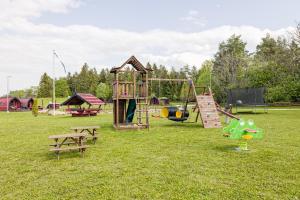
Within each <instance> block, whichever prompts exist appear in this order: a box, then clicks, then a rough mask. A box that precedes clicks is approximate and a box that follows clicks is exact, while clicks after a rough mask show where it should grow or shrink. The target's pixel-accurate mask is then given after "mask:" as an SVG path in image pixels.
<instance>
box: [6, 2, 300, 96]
mask: <svg viewBox="0 0 300 200" xmlns="http://www.w3.org/2000/svg"><path fill="white" fill-rule="evenodd" d="M0 7H1V8H2V9H1V12H0V95H3V94H6V80H7V76H11V78H10V79H9V80H10V81H9V82H10V90H16V89H24V88H29V87H30V86H36V85H38V83H39V79H40V76H41V75H42V73H44V72H47V73H48V74H49V75H51V76H52V72H53V55H52V52H53V50H55V51H56V53H57V54H58V55H59V57H60V58H61V60H62V61H63V62H64V64H65V66H66V70H67V71H68V72H72V73H73V72H76V71H79V70H80V68H81V66H82V65H83V64H84V63H85V62H86V63H88V65H89V66H91V67H95V68H96V69H97V70H101V69H102V68H104V67H109V68H110V67H114V66H119V65H121V64H122V62H124V61H125V60H126V59H127V58H128V57H130V56H131V55H135V56H136V57H137V58H138V59H139V60H141V61H142V63H144V64H146V63H147V62H150V63H157V64H163V65H166V66H167V67H175V68H177V69H179V68H180V67H182V66H184V65H194V66H196V67H198V68H200V66H201V63H202V62H203V61H204V60H206V59H210V58H213V56H214V54H215V53H216V51H217V49H218V45H219V43H220V42H222V41H224V40H226V39H227V38H229V37H230V36H231V35H232V34H237V35H241V36H242V39H243V40H244V41H245V42H247V49H248V50H249V51H250V52H251V51H254V50H255V47H256V45H257V44H259V43H260V42H261V38H262V37H264V36H266V34H267V33H269V34H270V35H271V36H272V37H278V36H281V37H289V32H292V31H293V30H294V28H295V27H296V24H297V23H298V22H299V21H300V12H299V11H298V10H299V8H300V1H299V0H285V1H282V0H277V1H271V0H260V1H259V0H251V1H241V0H223V1H221V0H210V1H205V0H151V1H149V0H106V1H104V0H26V1H25V0H0ZM54 66H55V74H56V77H61V76H64V75H65V72H64V70H63V68H62V67H61V66H60V65H59V63H58V60H57V59H56V60H55V64H54Z"/></svg>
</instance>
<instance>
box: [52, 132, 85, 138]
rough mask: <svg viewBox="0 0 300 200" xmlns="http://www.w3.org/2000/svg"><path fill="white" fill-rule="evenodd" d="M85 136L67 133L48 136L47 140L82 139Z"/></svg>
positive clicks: (83, 134)
mask: <svg viewBox="0 0 300 200" xmlns="http://www.w3.org/2000/svg"><path fill="white" fill-rule="evenodd" d="M83 136H87V134H86V133H69V134H62V135H50V136H49V137H48V138H49V139H59V138H68V137H83Z"/></svg>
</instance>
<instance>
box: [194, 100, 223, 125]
mask: <svg viewBox="0 0 300 200" xmlns="http://www.w3.org/2000/svg"><path fill="white" fill-rule="evenodd" d="M196 98H197V104H198V108H199V111H200V116H201V119H202V123H203V126H204V128H220V127H222V125H221V121H220V117H219V115H218V111H217V107H216V105H215V101H214V98H213V96H212V95H198V96H196Z"/></svg>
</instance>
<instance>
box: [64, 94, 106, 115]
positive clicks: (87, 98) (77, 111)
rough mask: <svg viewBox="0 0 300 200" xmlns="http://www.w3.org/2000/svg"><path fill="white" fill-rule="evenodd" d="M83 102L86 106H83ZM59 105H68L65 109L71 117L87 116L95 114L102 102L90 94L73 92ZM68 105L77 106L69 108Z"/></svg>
mask: <svg viewBox="0 0 300 200" xmlns="http://www.w3.org/2000/svg"><path fill="white" fill-rule="evenodd" d="M83 104H87V105H88V108H87V109H85V108H83V107H82V105H83ZM61 105H63V106H68V108H67V109H66V111H67V112H69V113H71V114H72V117H87V116H96V115H97V113H98V112H99V111H100V109H101V105H104V102H103V101H101V100H100V99H98V98H97V97H95V96H94V95H92V94H84V93H75V94H74V95H73V96H71V97H70V98H69V99H67V100H66V101H65V102H63V103H62V104H61ZM70 106H78V108H70ZM93 107H94V108H93Z"/></svg>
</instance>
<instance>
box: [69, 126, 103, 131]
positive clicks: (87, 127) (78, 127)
mask: <svg viewBox="0 0 300 200" xmlns="http://www.w3.org/2000/svg"><path fill="white" fill-rule="evenodd" d="M90 128H91V129H94V128H95V129H97V128H100V126H75V127H71V128H70V129H73V130H74V129H90Z"/></svg>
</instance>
